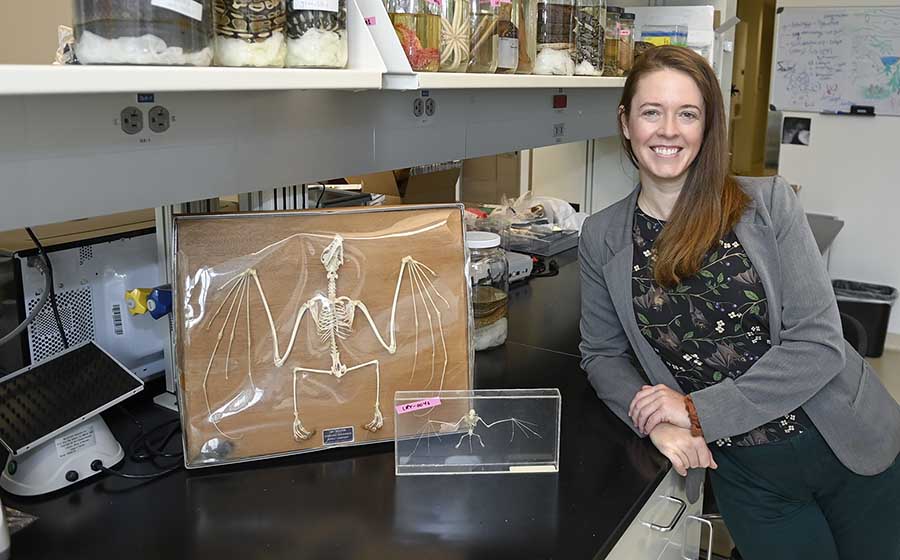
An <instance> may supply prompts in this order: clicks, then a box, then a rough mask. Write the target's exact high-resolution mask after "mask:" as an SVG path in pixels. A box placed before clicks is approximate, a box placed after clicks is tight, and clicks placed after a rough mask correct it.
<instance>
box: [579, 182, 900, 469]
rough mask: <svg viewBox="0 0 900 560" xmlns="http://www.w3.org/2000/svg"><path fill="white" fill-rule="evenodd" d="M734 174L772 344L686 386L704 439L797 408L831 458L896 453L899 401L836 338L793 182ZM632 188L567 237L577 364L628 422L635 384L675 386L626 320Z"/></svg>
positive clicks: (825, 280)
mask: <svg viewBox="0 0 900 560" xmlns="http://www.w3.org/2000/svg"><path fill="white" fill-rule="evenodd" d="M738 182H739V183H740V185H741V187H742V188H743V189H744V190H745V191H746V192H747V194H749V195H750V196H751V198H752V202H751V204H750V206H749V208H748V209H747V211H746V212H745V213H744V215H743V216H742V217H741V220H740V222H739V223H738V224H737V225H736V226H735V228H734V232H735V234H736V235H737V237H738V240H740V242H741V244H742V245H743V247H744V249H745V250H746V251H747V255H748V256H749V257H750V260H751V262H752V263H753V265H754V267H755V269H756V271H757V273H758V274H759V276H760V278H761V280H762V283H763V286H764V287H765V290H766V296H767V298H768V300H769V328H770V339H771V341H772V347H771V349H770V350H769V351H767V352H766V353H765V354H764V355H763V356H762V357H761V358H760V359H759V361H757V362H756V363H754V364H753V366H752V367H751V368H750V369H749V370H747V372H746V373H744V375H742V376H741V377H739V378H738V379H736V380H735V379H731V378H725V380H724V381H722V382H721V383H718V384H716V385H713V386H711V387H707V388H705V389H703V390H700V391H696V392H694V393H691V396H692V399H693V401H694V404H695V405H696V407H697V414H698V416H699V418H700V424H701V426H702V427H703V433H704V435H705V437H706V441H708V442H712V441H715V440H717V439H720V438H724V437H730V436H734V435H737V434H740V433H743V432H747V431H749V430H752V429H753V428H756V427H758V426H761V425H762V424H765V423H766V422H769V421H771V420H774V419H775V418H778V417H780V416H784V415H785V414H788V413H790V412H791V411H792V410H794V409H796V408H797V407H800V406H802V407H803V410H804V411H805V412H806V414H807V415H808V416H809V418H810V419H811V420H812V421H813V423H814V424H815V425H816V428H818V430H819V432H821V434H822V437H823V438H825V441H826V442H828V445H829V447H831V449H832V451H834V454H835V455H836V456H837V457H838V459H840V461H841V463H843V464H844V465H845V466H846V467H847V468H849V469H850V470H851V471H853V472H855V473H858V474H861V475H874V474H878V473H880V472H882V471H883V470H885V469H887V468H888V467H889V466H890V465H891V464H892V463H893V462H894V460H895V459H896V457H897V454H898V452H900V406H898V404H897V402H896V401H895V400H894V399H893V397H891V395H890V394H889V393H888V392H887V391H886V390H885V388H884V387H883V386H882V385H881V382H880V381H879V380H878V378H877V377H876V376H875V374H874V373H873V372H872V370H871V368H870V367H869V366H868V364H866V362H865V361H864V360H863V359H862V357H860V355H859V354H858V353H857V352H856V351H855V350H853V348H851V347H850V346H849V345H847V344H846V343H845V341H844V339H843V336H842V330H841V321H840V316H839V314H838V309H837V302H836V300H835V296H834V291H833V289H832V287H831V282H830V280H829V277H828V273H827V271H826V269H825V265H824V261H823V259H822V257H821V255H820V253H819V250H818V248H817V247H816V243H815V240H814V238H813V235H812V231H811V230H810V228H809V225H808V224H807V222H806V215H805V214H804V212H803V209H802V208H801V206H800V203H799V201H798V200H797V197H796V195H795V194H794V192H793V190H792V189H791V188H790V186H789V185H788V184H787V183H786V182H785V181H784V180H783V179H781V178H774V179H772V178H744V177H739V178H738ZM639 192H640V188H636V189H635V190H634V192H632V193H631V194H630V195H629V196H628V197H627V198H625V199H623V200H621V201H619V202H617V203H616V204H613V205H612V206H610V207H608V208H606V209H604V210H603V211H601V212H598V213H597V214H594V215H593V216H591V217H590V218H588V220H587V221H586V222H585V223H584V227H583V230H582V233H581V241H580V245H579V258H580V263H581V282H582V287H581V298H582V300H581V338H582V341H581V347H580V348H581V355H582V360H581V367H582V368H583V369H584V370H585V371H586V372H587V375H588V379H589V380H590V382H591V385H593V387H594V389H595V390H596V391H597V395H598V396H599V397H600V398H601V399H602V400H603V401H604V402H605V403H606V405H607V406H609V408H610V409H611V410H612V411H613V412H614V413H615V414H616V415H617V416H619V418H621V419H622V421H624V422H625V423H626V424H628V425H629V426H632V423H631V420H630V419H629V418H628V406H629V404H630V403H631V400H632V398H634V395H635V393H637V392H638V390H639V389H640V388H641V385H644V384H645V383H647V382H648V381H649V383H650V384H654V385H655V384H664V385H667V386H669V387H671V388H672V389H675V390H676V391H679V392H681V389H680V388H679V386H678V384H677V382H676V381H675V378H674V377H673V376H672V374H671V373H670V372H669V370H668V368H667V367H666V365H665V364H664V363H663V362H662V360H661V359H660V358H659V357H658V356H657V355H656V352H654V351H653V348H652V347H651V346H650V344H649V343H648V342H647V340H646V339H645V338H644V336H643V335H642V334H641V332H640V330H639V329H638V324H637V321H636V319H635V314H634V308H633V304H632V295H631V270H632V256H633V255H632V253H633V250H632V237H631V228H632V221H633V216H634V208H635V205H636V204H637V198H638V193H639ZM632 429H634V427H633V426H632Z"/></svg>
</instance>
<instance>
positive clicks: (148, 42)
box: [72, 0, 215, 66]
mask: <svg viewBox="0 0 900 560" xmlns="http://www.w3.org/2000/svg"><path fill="white" fill-rule="evenodd" d="M72 8H73V9H72V14H73V20H74V28H75V29H74V33H75V55H76V56H77V57H78V61H79V62H80V63H82V64H157V65H175V66H209V65H210V64H211V63H212V60H213V39H214V33H215V32H214V26H215V24H214V23H213V19H214V17H213V0H180V1H178V2H175V1H172V0H74V2H73V6H72Z"/></svg>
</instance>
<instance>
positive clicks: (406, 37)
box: [387, 0, 441, 72]
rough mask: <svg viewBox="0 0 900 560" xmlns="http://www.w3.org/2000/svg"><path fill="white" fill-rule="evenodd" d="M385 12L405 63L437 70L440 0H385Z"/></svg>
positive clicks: (439, 45)
mask: <svg viewBox="0 0 900 560" xmlns="http://www.w3.org/2000/svg"><path fill="white" fill-rule="evenodd" d="M387 6H388V15H389V16H390V18H391V24H393V26H394V31H395V32H396V33H397V38H398V39H400V46H401V47H402V48H403V52H404V54H406V58H407V60H409V65H410V66H411V67H412V69H413V70H415V71H416V72H437V71H438V69H439V68H440V63H441V4H440V2H439V1H438V0H388V2H387Z"/></svg>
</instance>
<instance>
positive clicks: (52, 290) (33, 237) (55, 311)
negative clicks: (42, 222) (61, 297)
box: [25, 227, 69, 348]
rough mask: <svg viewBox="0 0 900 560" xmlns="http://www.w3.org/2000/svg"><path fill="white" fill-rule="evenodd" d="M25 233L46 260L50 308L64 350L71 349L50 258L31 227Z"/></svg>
mask: <svg viewBox="0 0 900 560" xmlns="http://www.w3.org/2000/svg"><path fill="white" fill-rule="evenodd" d="M25 231H26V232H28V236H29V237H30V238H31V241H32V242H34V244H35V246H37V249H38V252H40V254H41V257H42V258H43V259H44V265H45V266H46V267H47V271H46V274H47V278H48V279H49V281H50V307H52V308H53V317H54V318H55V319H56V326H57V328H58V329H59V337H60V338H61V339H62V343H63V348H68V347H69V339H68V338H66V331H65V329H63V324H62V320H61V319H60V318H59V308H58V307H57V306H56V288H55V286H54V283H53V265H52V264H50V257H48V256H47V251H45V250H44V246H43V245H41V242H40V241H38V238H37V236H36V235H35V234H34V232H33V231H31V228H30V227H27V228H25Z"/></svg>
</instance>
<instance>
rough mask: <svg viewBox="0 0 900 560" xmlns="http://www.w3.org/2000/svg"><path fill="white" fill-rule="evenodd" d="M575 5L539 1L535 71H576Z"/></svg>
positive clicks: (562, 0)
mask: <svg viewBox="0 0 900 560" xmlns="http://www.w3.org/2000/svg"><path fill="white" fill-rule="evenodd" d="M574 7H575V3H574V1H573V0H538V5H537V59H536V60H535V63H534V73H535V74H554V75H561V76H571V75H573V74H575V61H574V60H573V59H572V57H573V55H574V53H575V35H574V33H573V31H574V30H573V26H574V19H573V13H572V12H573V11H574Z"/></svg>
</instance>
